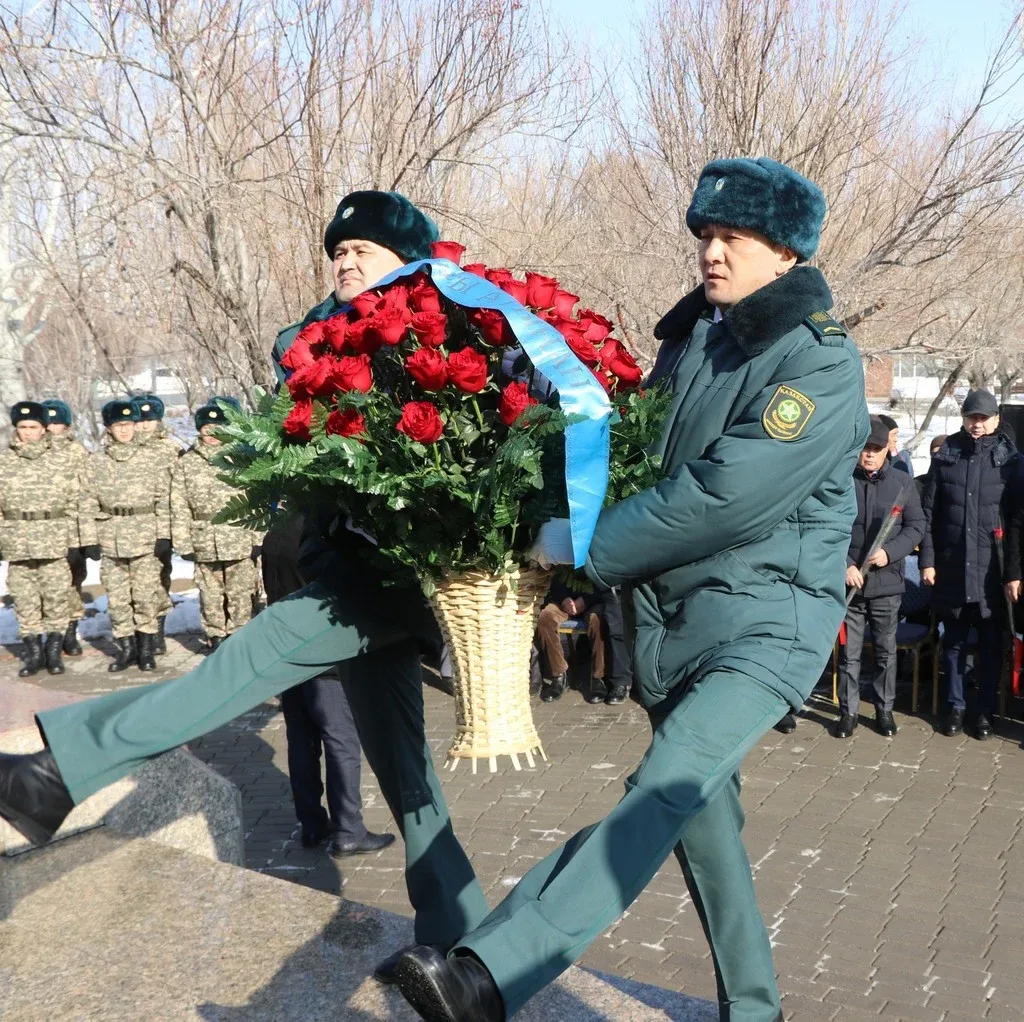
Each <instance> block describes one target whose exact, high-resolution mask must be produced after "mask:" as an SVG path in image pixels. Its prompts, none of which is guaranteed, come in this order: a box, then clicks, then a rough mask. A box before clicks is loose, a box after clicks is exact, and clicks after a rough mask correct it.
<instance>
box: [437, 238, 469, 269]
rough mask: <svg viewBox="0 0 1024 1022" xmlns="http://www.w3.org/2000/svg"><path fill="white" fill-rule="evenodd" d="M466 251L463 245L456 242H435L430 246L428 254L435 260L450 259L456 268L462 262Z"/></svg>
mask: <svg viewBox="0 0 1024 1022" xmlns="http://www.w3.org/2000/svg"><path fill="white" fill-rule="evenodd" d="M465 251H466V246H465V245H460V244H459V243H458V242H457V241H435V242H434V244H433V245H431V246H430V254H431V255H432V256H433V257H434V258H435V259H450V260H451V261H452V262H453V263H455V265H456V266H458V265H459V263H461V262H462V256H463V254H464V253H465Z"/></svg>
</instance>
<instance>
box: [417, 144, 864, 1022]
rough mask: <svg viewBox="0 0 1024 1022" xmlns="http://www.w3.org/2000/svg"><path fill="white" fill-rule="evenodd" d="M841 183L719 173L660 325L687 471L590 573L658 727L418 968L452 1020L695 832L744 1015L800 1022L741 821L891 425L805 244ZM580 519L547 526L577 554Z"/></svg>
mask: <svg viewBox="0 0 1024 1022" xmlns="http://www.w3.org/2000/svg"><path fill="white" fill-rule="evenodd" d="M824 215H825V201H824V197H823V196H822V194H821V192H820V191H819V189H818V188H817V187H816V186H815V185H814V184H812V183H811V182H810V181H808V180H806V179H805V178H803V177H801V176H800V175H799V174H797V173H796V172H795V171H793V170H792V169H791V168H789V167H786V166H785V165H783V164H780V163H777V162H775V161H773V160H768V159H758V160H749V159H727V160H716V161H714V162H712V163H709V164H708V165H707V166H706V167H705V168H704V169H703V171H702V172H701V175H700V178H699V180H698V183H697V188H696V191H695V193H694V196H693V199H692V202H691V204H690V207H689V209H688V210H687V215H686V222H687V226H688V227H689V228H690V230H691V231H692V232H693V233H694V234H695V235H696V236H697V237H698V238H699V239H700V241H699V246H698V265H699V269H700V272H701V276H702V278H703V284H702V286H700V287H698V288H697V289H696V290H694V291H693V292H692V293H690V294H689V295H687V296H686V297H685V298H683V299H682V300H681V301H680V302H679V303H678V304H677V305H676V306H675V308H673V309H672V310H671V311H670V312H669V313H668V314H667V315H666V316H665V317H664V318H663V319H662V320H661V322H660V323H659V324H658V325H657V326H656V328H655V336H656V337H657V338H659V340H660V341H661V342H662V343H661V349H660V351H659V353H658V358H657V361H656V363H655V367H654V370H653V372H652V375H651V381H652V382H658V381H661V382H663V384H664V385H665V386H667V387H668V389H669V392H670V393H671V395H672V397H673V403H672V407H671V411H670V414H669V418H668V419H667V421H666V424H665V427H664V430H663V433H662V437H661V440H660V442H659V443H658V444H657V445H656V451H657V453H658V454H659V455H661V457H662V464H663V468H664V471H665V478H664V479H662V481H660V482H659V483H658V484H657V485H655V486H654V487H652V488H651V489H649V490H646V491H644V492H642V493H639V494H636V495H635V496H633V497H630V498H628V499H627V500H624V501H622V502H621V503H619V504H616V505H614V506H613V507H610V508H607V509H605V510H604V511H603V512H602V514H601V517H600V519H599V521H598V525H597V530H596V532H595V535H594V539H593V542H592V544H591V547H590V553H589V558H588V561H587V572H588V574H589V575H590V577H591V578H592V579H593V581H594V582H595V583H596V584H597V585H599V586H601V587H610V586H615V585H620V586H623V587H624V588H627V589H629V590H631V593H632V605H633V612H634V617H635V636H634V676H635V678H636V680H637V684H638V686H639V688H640V691H641V694H642V697H643V701H644V704H645V706H646V708H647V710H648V713H649V715H650V719H651V725H652V728H653V732H654V734H653V739H652V741H651V745H650V747H649V748H648V750H647V752H646V754H645V755H644V758H643V760H642V762H641V763H640V765H639V767H638V768H637V769H636V771H635V772H634V773H633V774H632V775H631V776H630V777H629V778H628V779H627V781H626V794H625V796H624V797H623V799H622V800H621V801H620V802H619V804H618V806H617V807H616V808H615V809H614V810H613V811H612V812H611V813H610V814H609V815H608V816H607V817H605V819H603V820H601V821H600V822H598V823H596V824H594V825H592V826H590V827H587V828H586V829H585V830H583V831H581V832H580V833H578V834H576V835H575V837H573V838H571V839H570V840H569V841H568V842H567V843H566V844H565V845H564V846H563V847H561V848H559V849H556V850H555V851H554V852H552V853H551V854H550V855H549V856H548V857H547V858H546V859H544V860H543V861H542V862H540V863H538V864H537V865H536V866H535V867H534V868H533V869H531V870H530V872H529V873H527V874H526V876H525V877H523V879H522V880H521V881H520V882H519V884H517V885H516V887H515V888H514V889H513V890H512V891H511V892H510V893H509V894H508V895H507V897H506V898H505V900H504V901H503V902H502V903H501V904H500V905H499V906H498V907H497V908H496V909H495V910H494V911H493V912H492V913H491V914H490V915H489V916H488V917H487V919H485V920H484V921H483V922H482V923H481V924H480V925H479V926H477V927H475V928H474V929H473V930H471V931H470V932H469V933H467V934H465V935H464V936H463V937H462V939H461V940H459V941H458V942H457V946H456V947H455V948H454V949H453V950H452V951H450V952H449V953H448V955H447V956H445V955H444V954H442V953H441V952H439V951H438V950H436V949H433V948H417V949H414V950H412V951H410V952H408V953H406V954H405V955H404V956H403V957H402V958H401V959H400V961H399V964H398V967H397V972H398V983H399V987H400V989H401V991H402V993H403V994H404V995H405V997H406V999H407V1000H408V1001H409V1002H410V1003H411V1004H412V1005H413V1007H414V1008H416V1010H417V1011H418V1012H419V1013H420V1015H421V1016H422V1017H423V1018H425V1019H427V1020H429V1022H501V1020H504V1019H506V1018H511V1017H512V1016H513V1015H514V1014H515V1013H516V1011H518V1009H519V1008H520V1007H521V1006H522V1005H523V1004H524V1003H525V1002H526V1001H527V1000H529V998H530V997H532V996H533V995H534V994H535V993H537V992H538V991H539V990H540V989H541V988H542V987H544V986H545V985H547V984H548V983H550V982H551V981H552V980H553V979H554V978H555V977H556V976H558V975H559V974H560V973H561V972H563V971H564V970H565V969H567V968H568V967H569V966H570V965H571V964H572V962H573V961H575V960H576V959H577V958H578V957H579V956H580V955H581V954H583V952H584V951H585V950H586V948H587V947H588V946H589V944H590V943H591V942H592V941H593V940H594V939H595V938H596V937H597V936H598V935H599V934H600V933H601V932H602V931H603V930H604V929H605V928H606V927H608V926H609V925H610V924H611V923H612V922H614V920H615V919H616V918H618V917H619V916H620V915H621V914H622V913H623V912H624V911H625V910H626V909H627V908H628V907H629V905H630V904H631V902H632V901H633V900H634V899H635V898H636V897H637V896H638V895H639V894H640V892H641V891H642V890H643V889H644V887H645V886H646V885H647V884H648V883H649V882H650V880H651V878H652V877H653V876H654V874H655V873H656V872H657V870H658V869H659V868H660V867H661V865H662V863H663V862H664V861H665V859H666V858H667V857H668V856H669V855H670V854H672V853H673V852H674V853H675V855H676V858H677V859H678V860H679V863H680V865H681V866H682V870H683V875H684V877H685V879H686V884H687V887H688V888H689V891H690V895H691V897H692V899H693V902H694V905H695V906H696V909H697V913H698V915H699V917H700V920H701V923H702V924H703V926H704V931H705V934H706V935H707V938H708V942H709V943H710V945H711V957H712V961H713V963H714V967H715V974H716V978H717V981H718V1000H719V1011H720V1017H721V1019H722V1020H723V1022H726V1020H731V1022H739V1020H740V1019H742V1020H743V1022H781V1019H782V1008H781V1004H780V998H779V991H778V989H777V986H776V981H775V969H774V966H773V963H772V952H771V945H770V943H769V939H768V933H767V931H766V930H765V926H764V923H763V922H762V920H761V915H760V912H759V911H758V907H757V901H756V899H755V897H754V886H753V881H752V878H751V873H750V864H749V862H748V860H747V856H746V852H745V850H744V848H743V842H742V839H741V829H742V826H743V809H742V807H741V805H740V799H739V792H740V774H739V770H740V765H741V763H742V762H743V758H744V757H745V755H746V754H747V752H748V751H749V750H750V749H751V748H752V747H753V746H754V745H755V744H756V743H757V742H758V741H759V740H760V738H761V737H762V736H763V735H764V734H765V732H767V731H768V730H769V729H770V728H771V727H772V726H773V725H774V724H775V723H776V722H777V721H778V720H779V718H780V717H781V716H782V714H783V712H784V711H785V710H786V709H787V708H790V709H793V710H796V709H798V708H799V707H800V705H801V704H802V702H803V700H804V699H805V698H806V697H807V696H808V695H809V694H810V691H811V689H812V687H813V686H814V683H815V682H816V681H817V679H818V677H819V675H820V673H821V670H822V668H823V667H824V665H825V662H826V660H827V658H828V655H829V652H830V650H831V647H832V642H833V640H834V638H835V635H836V632H837V631H838V629H839V624H840V621H841V620H842V618H843V608H844V603H845V600H844V579H845V574H846V552H847V548H848V546H849V539H850V528H851V525H852V523H853V518H854V514H855V510H856V504H855V499H854V491H853V485H852V471H853V466H854V463H855V462H856V459H857V456H858V455H859V453H860V450H861V448H862V447H863V443H864V440H865V438H866V437H867V435H868V414H867V408H866V406H865V402H864V377H863V372H862V368H861V361H860V357H859V355H858V353H857V350H856V348H855V347H854V345H853V344H852V343H851V342H850V340H849V339H848V338H847V337H846V333H845V331H844V329H843V328H842V327H841V326H840V325H839V324H838V323H836V322H835V320H833V319H832V318H831V317H830V316H829V314H828V311H827V310H828V309H829V308H830V307H831V305H832V296H831V294H830V293H829V289H828V286H827V285H826V283H825V279H824V277H822V275H821V273H820V272H819V271H818V270H817V269H814V268H812V267H810V266H806V265H802V264H803V263H804V262H805V261H806V260H808V259H810V258H811V257H812V256H813V255H814V252H815V250H816V249H817V246H818V237H819V232H820V228H821V224H822V221H823V218H824ZM567 532H568V523H565V522H549V523H547V524H546V525H545V526H544V527H543V528H542V529H541V533H540V536H539V541H538V546H537V553H538V559H540V560H541V561H542V562H547V563H553V562H555V561H561V560H567V559H568V557H567V556H566V554H565V553H563V552H562V548H564V547H565V546H566V543H565V539H566V538H567Z"/></svg>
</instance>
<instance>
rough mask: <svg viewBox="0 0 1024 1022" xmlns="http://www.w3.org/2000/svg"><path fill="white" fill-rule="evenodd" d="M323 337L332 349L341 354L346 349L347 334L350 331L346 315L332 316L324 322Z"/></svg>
mask: <svg viewBox="0 0 1024 1022" xmlns="http://www.w3.org/2000/svg"><path fill="white" fill-rule="evenodd" d="M322 326H323V331H322V334H323V339H324V340H325V341H326V342H327V344H328V345H329V346H330V349H331V351H333V352H334V353H335V354H336V355H340V354H341V353H342V352H343V351H344V350H345V335H346V334H347V333H348V322H347V321H346V319H345V317H344V316H331V318H330V319H328V320H326V321H325V322H324V323H323V324H322Z"/></svg>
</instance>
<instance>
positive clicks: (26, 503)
mask: <svg viewBox="0 0 1024 1022" xmlns="http://www.w3.org/2000/svg"><path fill="white" fill-rule="evenodd" d="M77 496H78V490H77V487H76V486H75V485H74V484H73V483H72V484H70V485H69V482H68V480H67V479H66V478H65V477H64V475H63V474H62V473H61V472H58V471H54V462H53V447H52V444H51V442H50V437H48V436H46V437H43V439H42V440H37V441H35V442H33V443H28V444H26V443H22V441H21V440H19V439H18V438H17V437H15V438H14V439H13V440H12V441H11V446H10V449H9V450H7V451H4V453H3V454H2V455H0V520H2V525H0V548H2V551H3V556H4V557H5V558H6V559H7V560H8V561H30V560H36V559H38V560H53V559H56V558H58V557H66V556H67V552H68V547H72V546H78V545H79V541H78V518H77V507H76V500H77Z"/></svg>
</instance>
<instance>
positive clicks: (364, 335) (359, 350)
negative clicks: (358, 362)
mask: <svg viewBox="0 0 1024 1022" xmlns="http://www.w3.org/2000/svg"><path fill="white" fill-rule="evenodd" d="M372 326H373V319H372V318H370V319H357V320H356V321H355V322H354V323H349V324H348V327H347V329H346V330H345V343H346V345H347V346H348V349H349V351H354V352H355V353H356V354H357V355H372V354H373V353H374V352H375V351H377V349H378V348H380V346H381V343H382V342H381V336H380V334H379V333H378V332H377V331H376V330H372V329H371V327H372Z"/></svg>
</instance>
